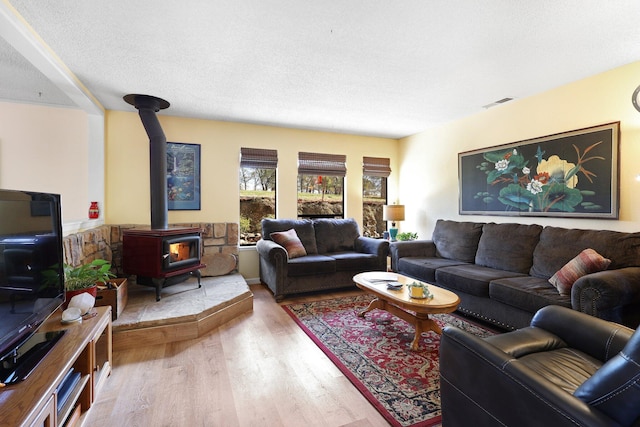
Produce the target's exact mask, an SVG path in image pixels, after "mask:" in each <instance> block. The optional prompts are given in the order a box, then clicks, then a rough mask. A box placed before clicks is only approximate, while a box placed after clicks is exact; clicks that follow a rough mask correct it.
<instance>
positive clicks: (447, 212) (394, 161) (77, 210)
mask: <svg viewBox="0 0 640 427" xmlns="http://www.w3.org/2000/svg"><path fill="white" fill-rule="evenodd" d="M5 12H6V10H5ZM618 43H620V42H619V41H618V40H611V41H610V44H611V46H613V45H616V44H618ZM634 48H635V47H634ZM639 59H640V56H638V57H637V58H635V59H634V61H635V62H629V63H615V64H611V67H609V68H606V69H605V70H603V71H601V72H598V73H594V74H593V75H586V76H583V77H581V78H579V79H577V80H570V81H566V82H565V83H563V84H561V85H558V86H557V87H553V88H545V90H543V91H540V92H539V93H536V94H533V95H531V96H527V97H523V98H518V97H517V98H516V99H514V100H513V101H510V102H507V103H505V104H502V105H498V106H495V107H493V108H489V109H486V110H484V109H482V108H481V107H480V106H474V107H473V112H472V113H470V114H468V115H465V116H464V117H461V118H458V119H456V120H450V121H445V122H443V123H438V124H434V125H432V126H427V127H425V128H424V129H422V130H420V131H418V132H416V133H414V134H407V135H402V136H401V137H390V136H367V135H358V134H353V133H346V132H340V131H334V132H331V131H326V130H325V131H322V130H311V129H305V128H302V127H301V128H294V127H286V126H274V125H265V124H259V123H242V122H233V121H223V120H210V119H203V118H193V117H177V116H172V115H171V107H170V108H169V109H168V110H167V111H166V112H165V113H166V114H165V113H163V114H160V115H159V120H160V123H161V124H162V127H163V129H164V132H165V134H166V136H167V140H168V141H173V142H184V143H194V144H200V145H201V147H202V159H201V162H202V176H201V180H202V206H201V209H200V210H185V211H181V210H173V211H170V212H169V222H170V223H196V222H230V223H235V222H238V197H239V190H238V182H237V179H236V177H237V176H238V162H239V160H238V159H239V153H240V149H241V148H242V147H261V148H269V149H275V150H277V151H278V158H279V159H278V176H279V182H278V192H277V194H278V217H280V218H295V217H296V216H297V200H296V176H297V156H298V152H300V151H308V152H322V153H338V154H344V155H346V158H347V165H346V167H347V171H348V172H347V179H346V191H345V209H346V212H347V215H346V216H348V217H353V218H355V219H356V221H358V222H360V223H361V221H362V196H361V195H362V182H361V175H360V174H359V171H360V170H361V169H362V158H363V157H364V156H373V157H382V158H389V159H390V166H391V171H392V172H391V175H390V176H389V185H388V191H389V193H388V200H389V202H397V203H401V204H404V205H405V208H406V217H405V220H404V221H402V222H401V223H400V224H399V228H400V230H401V231H413V232H417V233H418V235H419V236H420V238H428V237H429V236H430V235H431V233H432V231H433V229H434V227H435V223H436V221H437V220H438V219H443V218H444V219H454V220H459V221H484V222H489V221H495V222H518V223H523V224H540V225H543V226H544V225H554V226H558V227H569V228H571V227H576V228H586V229H606V230H615V231H625V232H635V231H638V228H639V225H640V200H638V198H637V197H636V196H635V194H637V192H638V190H639V189H640V181H639V180H638V176H639V175H640V165H639V164H638V161H637V159H638V158H640V145H639V144H638V143H637V141H638V140H639V139H640V112H638V111H637V110H636V109H634V106H633V105H632V102H631V97H632V94H633V92H634V90H635V89H636V88H637V87H638V86H639V85H640V61H639ZM141 86H142V85H141ZM138 90H139V88H138V87H131V88H130V91H133V92H135V91H138ZM151 94H153V95H158V96H162V94H161V93H158V92H155V93H151ZM123 95H126V93H121V94H118V96H120V97H121V96H123ZM504 96H511V94H509V93H507V94H504ZM168 101H170V102H172V103H173V100H172V99H168ZM492 101H493V99H489V100H487V103H489V102H492ZM122 104H123V105H122V108H120V109H119V110H110V109H100V108H95V107H91V108H87V109H84V110H83V109H82V108H60V107H55V106H51V105H38V104H37V103H24V102H16V101H12V100H10V99H7V100H3V101H2V102H0V117H3V118H4V120H3V121H2V123H1V124H0V144H1V145H0V148H1V152H0V184H1V185H0V186H1V187H3V188H17V189H33V190H38V191H51V192H55V193H60V194H62V199H63V218H64V222H65V232H66V233H72V232H75V231H78V230H82V229H87V228H93V227H96V226H98V225H101V224H148V223H149V204H150V202H149V198H150V196H149V178H148V177H149V152H148V142H149V141H148V137H147V134H146V133H145V131H144V128H143V127H142V125H141V123H140V118H139V117H138V113H137V111H135V109H134V108H133V107H130V106H128V105H127V104H126V103H125V102H124V101H122ZM172 106H173V105H172ZM176 107H177V106H176ZM87 110H89V111H88V112H87ZM611 122H620V146H619V153H618V160H619V168H618V183H619V195H618V202H619V215H618V219H616V220H610V219H595V218H588V219H575V218H558V217H554V218H549V217H536V218H532V217H487V216H482V215H465V216H462V215H460V214H459V211H458V197H459V196H458V194H459V193H458V168H457V164H458V153H461V152H466V151H470V150H475V149H481V148H486V147H493V146H497V145H501V144H506V143H511V142H516V141H523V140H527V139H531V138H537V137H541V136H545V135H553V134H558V133H562V132H565V131H570V130H575V129H583V128H588V127H591V126H595V125H600V124H605V123H611ZM52 165H55V166H54V167H55V169H53V168H52ZM352 176H353V178H351V177H352ZM79 183H80V184H79ZM94 200H97V201H99V206H100V209H101V211H100V218H99V219H97V220H88V219H87V209H88V208H89V204H90V202H91V201H94ZM239 272H240V274H242V276H243V277H244V278H245V279H246V280H247V281H248V282H249V283H250V284H251V285H252V288H253V289H257V288H256V287H259V286H260V285H259V283H258V282H259V268H258V256H257V253H256V252H255V250H253V249H242V250H241V251H240V259H239ZM263 291H264V289H262V290H258V292H263ZM264 292H266V291H264ZM264 292H263V293H262V294H257V293H256V294H257V295H262V296H261V297H259V296H258V297H256V299H257V300H259V299H260V298H262V300H263V303H264V304H265V305H266V304H268V303H272V301H271V300H269V298H268V297H269V296H270V295H269V294H268V293H264ZM256 304H257V303H256ZM273 305H274V307H275V308H273V309H272V308H262V306H259V305H256V307H255V308H254V310H255V311H256V312H261V311H263V310H264V311H267V310H269V311H268V313H271V314H270V315H271V316H274V318H275V319H276V323H279V322H283V323H284V322H285V320H283V319H285V317H281V316H280V314H276V313H279V312H275V311H271V310H275V309H277V308H279V307H277V305H275V304H273ZM266 321H268V320H265V322H266ZM254 323H255V324H254ZM258 323H263V322H261V321H258V320H255V319H251V320H248V321H247V324H248V325H247V324H245V325H244V326H243V325H240V324H238V323H237V322H234V323H232V324H231V325H230V326H228V328H227V329H224V330H223V331H222V332H221V333H220V334H219V335H217V336H215V337H212V338H210V341H208V342H207V344H203V346H206V347H210V348H215V349H216V350H221V349H222V348H223V347H224V346H225V344H223V343H222V341H224V340H232V339H231V336H232V335H235V334H237V335H240V336H245V338H247V342H246V343H242V342H241V340H239V339H234V340H233V341H234V342H235V343H236V346H237V347H235V348H233V349H231V348H229V347H226V348H224V354H225V358H227V359H230V358H233V356H232V355H230V354H227V352H229V351H237V352H241V351H251V347H252V346H253V347H254V348H260V347H259V344H258V341H259V339H260V334H259V333H258V334H252V335H249V334H248V333H247V332H246V331H245V329H244V328H245V327H247V328H259V325H257V324H258ZM287 328H289V329H287ZM283 329H287V331H288V333H290V334H292V335H291V337H292V338H291V339H292V340H294V341H295V342H296V346H292V348H291V349H290V351H291V352H292V354H295V353H296V352H298V351H300V352H301V353H302V354H310V355H311V356H310V358H313V360H316V362H314V363H317V364H318V365H319V366H321V369H323V370H324V372H325V374H326V375H328V376H331V377H336V376H338V375H339V374H338V373H337V371H335V370H334V369H333V368H332V367H331V366H330V363H329V362H327V360H325V359H323V358H322V354H321V353H320V354H317V353H316V351H317V350H316V349H313V348H312V344H310V343H302V341H303V339H304V338H305V337H304V336H303V335H297V334H294V333H293V332H291V331H290V329H292V328H291V327H290V326H283ZM271 333H272V332H271ZM245 334H246V335H245ZM262 334H267V331H266V330H264V329H263V330H262ZM274 346H275V347H284V346H285V344H284V341H280V342H278V344H274ZM164 351H165V349H164V348H163V349H151V350H149V354H148V355H146V356H141V357H140V359H142V360H144V359H148V361H152V362H151V364H154V365H162V362H161V361H158V358H160V357H164V354H163V352H164ZM166 351H167V352H168V353H171V354H168V356H167V358H168V360H169V362H167V363H168V364H169V365H170V366H169V368H171V366H173V367H176V363H177V362H176V360H175V359H174V358H172V357H173V356H175V355H176V354H178V353H181V352H185V353H186V352H190V351H193V350H187V349H186V347H185V346H184V345H178V346H176V347H173V348H171V349H169V350H166ZM198 351H199V350H198ZM261 351H264V350H261ZM265 352H266V351H265ZM189 354H191V353H189ZM190 357H191V356H190ZM255 357H260V354H257V355H255ZM205 360H206V359H205ZM287 360H293V357H292V356H291V354H289V356H287ZM123 362H126V361H125V360H123ZM208 363H211V366H212V369H213V368H215V366H216V363H217V362H208ZM245 363H247V365H245V367H246V368H249V366H248V362H246V360H245ZM125 364H126V363H125ZM229 365H231V363H230V362H229ZM311 365H313V363H309V364H308V365H307V367H308V366H311ZM116 369H117V367H116ZM226 369H227V373H228V374H229V375H233V374H238V373H239V372H238V370H235V368H226ZM253 369H254V370H255V367H253ZM300 369H304V368H302V367H301V368H300ZM176 370H179V368H176ZM252 372H254V371H252ZM254 373H255V372H254ZM278 373H279V374H282V371H278ZM316 374H317V375H318V376H319V375H320V374H318V373H315V374H314V375H316ZM189 375H193V373H190V374H189ZM265 376H266V377H267V380H275V378H274V377H275V376H273V377H272V376H269V375H266V374H265ZM301 377H302V378H303V379H304V375H301ZM118 378H119V381H120V386H121V387H126V384H127V382H126V379H125V378H122V377H118ZM178 378H179V376H178ZM343 380H344V378H341V379H340V380H339V381H343ZM173 381H179V379H176V378H173ZM225 381H229V380H228V379H225ZM243 381H244V384H245V387H250V386H251V385H250V384H249V383H248V382H246V380H242V381H239V382H243ZM300 382H302V380H300ZM344 382H345V384H341V387H342V388H341V389H338V390H336V388H335V387H336V386H335V385H332V386H327V387H329V388H331V389H332V391H331V394H330V395H331V396H332V397H331V398H329V401H331V402H335V401H337V400H339V399H340V398H336V396H339V395H340V394H341V393H344V395H345V396H348V397H347V398H346V400H347V401H349V402H351V404H352V405H353V406H354V407H357V408H359V409H358V410H359V411H362V412H361V413H364V414H367V415H364V418H366V417H367V416H369V415H371V414H370V413H369V410H370V409H371V408H369V409H362V408H364V407H365V405H366V402H364V401H360V400H359V399H360V397H359V396H358V395H357V392H354V391H353V390H346V389H348V388H349V384H348V382H347V381H346V380H345V381H344ZM314 384H315V385H316V386H317V387H325V385H323V384H324V383H323V382H322V381H320V380H318V381H317V382H314ZM111 387H114V388H115V387H116V386H115V385H114V386H111ZM201 387H202V388H203V389H204V388H205V387H206V385H201ZM217 390H220V393H223V392H225V391H228V389H217ZM235 393H241V392H238V391H237V390H236V391H235ZM283 395H284V398H285V399H286V398H290V397H291V395H290V394H286V393H283ZM312 396H314V397H318V398H322V396H321V393H320V392H319V394H318V395H312ZM220 399H221V400H223V401H224V396H220ZM194 400H195V398H194ZM227 402H229V401H227ZM236 404H237V402H236ZM140 405H142V406H143V405H144V402H142V403H140ZM242 405H249V403H248V402H245V401H242V404H240V406H242ZM315 405H318V406H321V405H319V404H315ZM316 409H317V412H313V413H314V415H317V414H322V410H321V408H316ZM242 410H243V409H242V408H239V409H237V412H242ZM341 410H343V411H347V409H345V408H344V406H341ZM358 410H356V411H354V412H358ZM371 412H372V413H373V415H371V417H375V416H376V415H375V414H376V412H375V410H373V409H371ZM352 415H353V414H352ZM254 416H255V417H254V418H252V421H255V420H259V419H260V417H261V416H262V417H264V418H263V421H264V420H265V419H268V414H256V413H254ZM305 416H306V417H308V416H310V415H309V414H307V415H305ZM239 418H240V419H241V420H246V418H244V419H243V418H242V417H239ZM354 418H355V419H352V422H354V423H356V422H357V419H358V416H357V415H354ZM305 419H308V418H305ZM345 419H347V418H345ZM334 420H335V418H334ZM143 422H144V421H143ZM220 422H221V423H222V422H223V421H220ZM376 422H377V423H379V424H378V425H384V421H380V420H377V421H376ZM176 423H177V422H176ZM265 423H266V421H265ZM289 423H291V424H293V422H292V421H291V420H289ZM372 423H373V422H372ZM231 424H238V425H243V424H242V422H241V421H238V422H237V423H231ZM267 424H268V423H267ZM282 424H287V423H286V422H282ZM319 424H320V423H319ZM244 425H246V424H244ZM325 425H330V424H325ZM334 425H335V424H334Z"/></svg>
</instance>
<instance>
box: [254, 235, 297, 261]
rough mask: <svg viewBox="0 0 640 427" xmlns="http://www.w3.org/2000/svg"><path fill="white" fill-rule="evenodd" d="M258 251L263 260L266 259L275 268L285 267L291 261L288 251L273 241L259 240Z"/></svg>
mask: <svg viewBox="0 0 640 427" xmlns="http://www.w3.org/2000/svg"><path fill="white" fill-rule="evenodd" d="M256 250H257V251H258V255H259V256H260V257H261V258H264V259H265V260H267V261H268V262H269V263H270V264H273V265H274V266H278V265H280V266H281V267H285V266H286V265H287V261H288V260H289V255H288V254H287V250H286V249H285V248H284V247H283V246H281V245H279V244H277V243H276V242H274V241H273V240H264V239H260V240H258V242H257V243H256Z"/></svg>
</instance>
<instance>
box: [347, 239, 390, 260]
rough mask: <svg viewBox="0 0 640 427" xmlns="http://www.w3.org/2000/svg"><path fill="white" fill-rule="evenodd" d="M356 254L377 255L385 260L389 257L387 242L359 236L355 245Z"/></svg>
mask: <svg viewBox="0 0 640 427" xmlns="http://www.w3.org/2000/svg"><path fill="white" fill-rule="evenodd" d="M355 250H356V252H360V253H365V254H373V255H378V256H379V257H382V258H386V257H387V255H389V241H388V240H385V239H374V238H373V237H364V236H359V237H358V238H357V239H356V244H355Z"/></svg>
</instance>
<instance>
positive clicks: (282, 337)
mask: <svg viewBox="0 0 640 427" xmlns="http://www.w3.org/2000/svg"><path fill="white" fill-rule="evenodd" d="M251 290H252V291H253V293H254V310H253V312H252V313H249V314H245V315H242V316H241V317H238V318H236V319H234V320H232V321H230V322H228V323H226V324H224V325H222V326H221V327H219V328H217V329H215V330H214V331H212V332H211V333H209V334H207V335H205V336H203V337H200V338H197V339H193V340H188V341H180V342H175V343H169V344H160V345H154V346H147V347H143V348H138V349H130V350H122V351H118V352H115V353H114V355H113V356H114V369H113V373H112V374H111V377H110V378H109V379H108V380H107V382H106V384H105V386H104V388H103V389H102V390H101V392H100V394H99V395H98V399H97V401H96V403H95V404H94V406H93V407H92V409H91V412H90V413H89V414H88V415H89V416H88V417H87V419H86V422H85V425H86V426H92V427H93V426H97V427H100V426H128V427H131V426H171V427H181V426H224V427H233V426H295V427H298V426H302V425H304V426H350V427H360V426H388V423H387V422H386V421H385V419H384V418H383V417H382V416H381V415H380V414H379V413H378V411H376V409H375V408H374V407H373V406H371V404H369V402H368V401H367V400H366V399H365V398H364V397H363V396H362V395H361V394H360V392H358V391H357V390H356V388H355V387H354V386H353V385H352V384H351V383H350V382H349V380H348V379H347V378H345V377H344V376H343V375H342V373H341V372H340V371H339V370H338V369H337V368H336V367H335V366H334V364H333V363H332V362H331V361H330V360H329V359H328V358H327V357H326V356H325V355H324V353H322V351H320V349H319V348H318V347H317V346H316V345H315V344H314V343H313V342H312V341H311V340H310V339H309V338H308V337H307V335H306V334H305V333H304V332H303V331H302V330H301V329H300V328H299V327H298V326H297V325H296V324H295V323H294V321H293V320H292V319H291V318H290V317H289V315H288V314H287V313H285V311H284V310H283V309H282V308H281V307H280V306H279V305H278V304H277V303H276V302H275V300H274V298H273V296H272V295H271V293H270V291H269V290H268V289H267V288H266V287H265V286H263V285H253V286H251ZM358 292H360V291H358V290H353V291H351V290H350V291H346V293H345V292H340V293H339V294H341V295H345V294H354V293H358ZM336 294H337V293H332V294H323V295H322V296H318V295H313V296H306V297H301V298H295V299H289V300H286V301H285V302H284V303H285V304H286V303H291V302H293V301H304V300H313V299H319V298H325V297H333V296H336Z"/></svg>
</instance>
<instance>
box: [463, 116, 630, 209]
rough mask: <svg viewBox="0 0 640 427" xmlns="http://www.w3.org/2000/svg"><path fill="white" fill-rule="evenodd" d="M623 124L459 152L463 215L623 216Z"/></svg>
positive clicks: (612, 124) (611, 124)
mask: <svg viewBox="0 0 640 427" xmlns="http://www.w3.org/2000/svg"><path fill="white" fill-rule="evenodd" d="M619 125H620V124H619V122H616V123H610V124H607V125H602V126H597V127H592V128H588V129H580V130H575V131H571V132H565V133H562V134H558V135H551V136H545V137H541V138H536V139H531V140H527V141H520V142H516V143H511V144H507V145H502V146H498V147H492V148H488V149H483V150H476V151H473V152H466V153H460V154H459V155H458V166H459V181H460V213H461V214H475V215H478V214H489V215H519V216H564V217H567V216H571V217H590V218H618V139H619Z"/></svg>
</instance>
